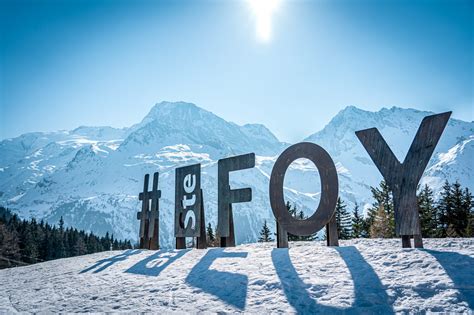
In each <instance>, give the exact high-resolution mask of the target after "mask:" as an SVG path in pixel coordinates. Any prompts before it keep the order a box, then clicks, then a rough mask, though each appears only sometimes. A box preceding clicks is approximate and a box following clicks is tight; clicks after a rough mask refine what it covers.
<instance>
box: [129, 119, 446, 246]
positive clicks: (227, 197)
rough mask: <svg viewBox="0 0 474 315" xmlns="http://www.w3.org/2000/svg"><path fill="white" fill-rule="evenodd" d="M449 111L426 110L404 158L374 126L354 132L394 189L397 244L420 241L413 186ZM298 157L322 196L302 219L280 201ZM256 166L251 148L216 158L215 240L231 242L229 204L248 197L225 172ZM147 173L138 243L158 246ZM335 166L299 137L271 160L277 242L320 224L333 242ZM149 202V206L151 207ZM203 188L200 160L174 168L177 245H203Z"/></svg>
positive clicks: (336, 188)
mask: <svg viewBox="0 0 474 315" xmlns="http://www.w3.org/2000/svg"><path fill="white" fill-rule="evenodd" d="M450 116H451V112H446V113H442V114H437V115H432V116H427V117H425V118H424V119H423V121H422V122H421V125H420V127H419V128H418V131H417V133H416V135H415V138H414V140H413V142H412V144H411V146H410V149H409V150H408V153H407V155H406V157H405V159H404V161H403V162H400V161H398V159H397V158H396V157H395V155H394V154H393V152H392V150H391V149H390V147H389V146H388V145H387V143H386V142H385V140H384V138H383V137H382V135H381V134H380V132H379V131H378V130H377V129H376V128H370V129H366V130H360V131H357V132H356V135H357V137H358V138H359V140H360V141H361V143H362V145H363V146H364V148H365V149H366V151H367V152H368V154H369V156H370V157H371V158H372V160H373V161H374V163H375V165H376V166H377V168H378V169H379V171H380V173H381V174H382V175H383V177H384V179H385V181H386V182H387V184H388V185H389V187H390V189H391V190H392V192H393V199H394V212H395V230H396V234H397V235H399V236H401V237H402V246H403V247H411V244H410V237H411V236H413V237H414V240H415V244H414V245H415V247H423V243H422V239H421V235H420V234H421V232H420V218H419V214H418V203H417V198H416V188H417V186H418V183H419V181H420V179H421V176H422V174H423V172H424V170H425V168H426V166H427V165H428V162H429V160H430V158H431V155H432V154H433V151H434V149H435V147H436V144H437V143H438V141H439V139H440V137H441V134H442V133H443V131H444V128H445V127H446V124H447V122H448V120H449V117H450ZM299 158H305V159H308V160H310V161H312V162H313V163H314V164H315V165H316V167H317V169H318V172H319V176H320V178H321V189H322V190H321V197H320V203H319V205H318V207H317V209H316V211H315V212H314V213H313V215H311V216H310V217H309V218H307V219H305V220H297V219H295V218H293V217H292V216H291V215H290V214H289V212H288V210H287V208H286V205H285V200H284V192H283V182H284V178H285V173H286V171H287V169H288V167H289V166H290V164H291V163H292V162H293V161H295V160H296V159H299ZM254 166H255V154H254V153H249V154H244V155H238V156H233V157H229V158H225V159H221V160H219V161H218V171H217V172H218V197H217V199H218V200H217V204H218V225H217V232H218V233H219V235H220V246H221V247H228V246H235V234H234V221H233V212H232V204H234V203H238V202H250V201H251V200H252V190H251V189H250V188H239V189H232V188H231V187H230V184H229V173H230V172H233V171H239V170H243V169H248V168H253V167H254ZM148 180H149V175H148V174H147V175H146V176H145V185H144V191H143V192H142V193H141V194H140V196H139V199H140V200H142V201H143V205H142V211H141V212H139V213H138V219H139V220H141V224H140V247H141V248H149V249H156V248H158V247H159V244H158V235H159V216H158V208H159V207H158V201H159V198H160V197H161V191H159V190H158V173H155V174H154V178H153V189H152V191H148ZM338 185H339V184H338V177H337V171H336V166H335V164H334V161H333V160H332V158H331V156H330V155H329V153H328V152H327V151H326V150H324V148H322V147H320V146H319V145H317V144H315V143H309V142H301V143H297V144H295V145H292V146H290V147H288V148H287V149H286V150H285V151H283V153H282V154H281V155H280V156H279V157H278V159H277V160H276V162H275V165H274V166H273V169H272V173H271V177H270V182H269V198H270V205H271V208H272V211H273V214H274V216H275V219H276V221H277V246H278V247H288V233H291V234H294V235H299V236H304V235H310V234H313V233H315V232H317V231H319V230H321V229H322V228H323V227H325V226H326V229H327V242H328V245H330V246H337V245H338V238H337V226H336V222H335V216H334V213H335V208H336V202H337V198H338V193H339V186H338ZM150 202H151V207H150ZM205 226H206V225H205V216H204V205H203V192H202V189H201V165H200V164H194V165H189V166H184V167H180V168H177V169H176V178H175V231H174V234H175V237H176V248H185V247H186V244H185V238H186V237H196V240H197V245H196V247H197V248H206V247H207V244H206V231H205Z"/></svg>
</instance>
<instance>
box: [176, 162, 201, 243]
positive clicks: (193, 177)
mask: <svg viewBox="0 0 474 315" xmlns="http://www.w3.org/2000/svg"><path fill="white" fill-rule="evenodd" d="M175 186H176V187H175V220H174V222H175V223H174V234H175V237H176V249H184V248H186V237H196V238H197V244H196V247H197V248H198V249H205V248H207V242H206V221H205V218H204V203H203V200H202V189H201V164H194V165H189V166H185V167H180V168H177V169H176V182H175Z"/></svg>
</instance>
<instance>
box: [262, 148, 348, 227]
mask: <svg viewBox="0 0 474 315" xmlns="http://www.w3.org/2000/svg"><path fill="white" fill-rule="evenodd" d="M299 158H306V159H308V160H310V161H312V162H313V163H314V165H316V167H317V169H318V171H319V176H320V178H321V198H320V201H319V205H318V208H317V209H316V212H314V213H313V215H311V216H310V217H309V218H307V219H306V220H298V219H296V218H293V217H292V216H291V214H290V213H289V212H288V209H287V208H286V205H285V196H284V194H283V181H284V179H285V174H286V170H287V169H288V167H289V166H290V164H291V163H292V162H293V161H295V160H296V159H299ZM338 192H339V183H338V179H337V171H336V165H334V162H333V160H332V159H331V156H329V154H328V153H327V152H326V150H324V149H323V148H322V147H320V146H319V145H317V144H314V143H310V142H300V143H297V144H295V145H292V146H290V147H289V148H287V149H286V150H285V151H283V153H282V154H281V155H280V156H279V157H278V159H277V161H276V162H275V165H274V166H273V169H272V175H271V177H270V205H271V207H272V211H273V214H274V215H275V218H276V219H277V221H278V223H279V224H280V225H281V226H282V228H283V229H285V230H286V231H287V232H289V233H291V234H293V235H299V236H305V235H310V234H313V233H315V232H317V231H319V230H321V229H322V228H323V227H324V226H325V225H326V224H328V223H329V221H330V220H331V218H332V216H333V215H334V212H335V210H336V203H337V197H338Z"/></svg>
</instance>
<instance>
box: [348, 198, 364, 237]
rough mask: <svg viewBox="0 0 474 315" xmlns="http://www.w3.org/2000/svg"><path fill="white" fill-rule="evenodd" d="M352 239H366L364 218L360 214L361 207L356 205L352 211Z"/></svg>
mask: <svg viewBox="0 0 474 315" xmlns="http://www.w3.org/2000/svg"><path fill="white" fill-rule="evenodd" d="M351 237H352V238H360V237H364V218H363V217H362V216H361V213H360V212H359V205H358V204H357V203H356V204H355V206H354V210H353V211H352V233H351Z"/></svg>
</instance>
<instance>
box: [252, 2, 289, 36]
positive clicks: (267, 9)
mask: <svg viewBox="0 0 474 315" xmlns="http://www.w3.org/2000/svg"><path fill="white" fill-rule="evenodd" d="M247 1H248V2H249V4H250V8H251V10H252V12H253V13H254V15H255V20H256V35H257V38H258V39H259V40H261V41H262V42H269V41H270V40H271V38H272V15H273V13H275V11H276V10H277V9H278V7H279V6H280V2H281V0H247Z"/></svg>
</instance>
